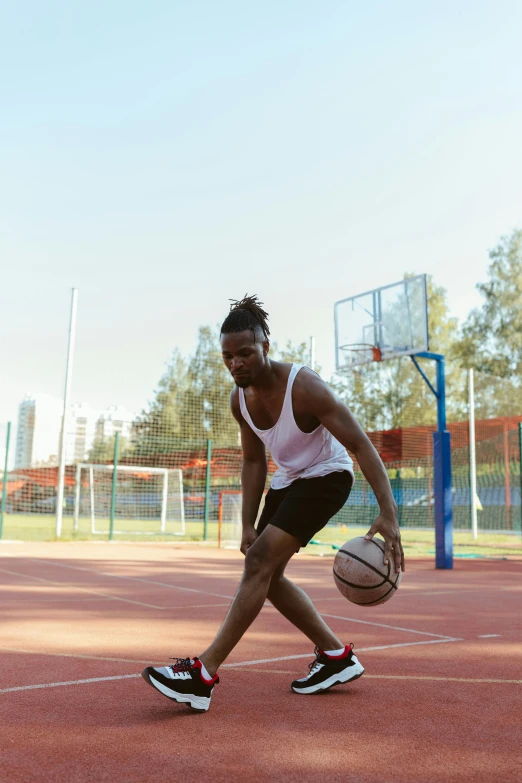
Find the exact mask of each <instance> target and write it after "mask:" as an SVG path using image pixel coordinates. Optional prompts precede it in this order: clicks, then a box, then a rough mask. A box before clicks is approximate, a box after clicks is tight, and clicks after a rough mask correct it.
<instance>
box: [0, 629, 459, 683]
mask: <svg viewBox="0 0 522 783" xmlns="http://www.w3.org/2000/svg"><path fill="white" fill-rule="evenodd" d="M461 641H463V640H462V639H452V638H450V637H448V638H446V639H430V640H429V641H423V642H403V643H402V644H384V645H382V646H380V647H359V648H358V652H371V651H372V650H389V649H391V648H394V647H416V646H418V645H419V644H447V643H449V642H461ZM311 657H312V653H309V652H308V653H305V654H303V655H285V656H283V657H281V658H263V659H261V660H258V661H242V662H240V663H225V664H223V665H222V667H221V668H222V669H223V668H229V669H234V668H238V667H240V666H255V665H256V664H259V663H273V662H277V661H294V660H297V659H298V658H311ZM136 677H141V675H140V674H120V675H116V676H114V677H91V678H90V679H88V680H69V681H67V682H47V683H43V684H38V685H16V686H14V687H12V688H0V693H13V692H14V691H31V690H37V689H41V688H61V687H64V686H68V685H86V684H89V683H91V682H109V681H111V680H130V679H133V678H136Z"/></svg>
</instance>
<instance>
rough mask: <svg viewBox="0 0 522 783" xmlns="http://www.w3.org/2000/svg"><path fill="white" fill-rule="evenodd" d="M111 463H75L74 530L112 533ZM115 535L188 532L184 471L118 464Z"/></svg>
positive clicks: (100, 533)
mask: <svg viewBox="0 0 522 783" xmlns="http://www.w3.org/2000/svg"><path fill="white" fill-rule="evenodd" d="M113 473H114V467H113V465H94V464H88V463H81V464H79V465H77V467H76V493H75V501H74V530H80V529H81V528H83V529H85V527H86V524H85V523H86V522H87V526H89V528H90V532H91V533H92V534H93V535H108V533H109V524H110V514H111V501H112V485H113ZM113 532H114V534H115V535H141V536H143V535H151V536H154V535H179V536H182V535H184V534H185V507H184V502H183V474H182V471H181V470H179V469H172V470H169V469H167V468H147V467H142V466H134V465H118V466H117V468H116V497H115V514H114V530H113Z"/></svg>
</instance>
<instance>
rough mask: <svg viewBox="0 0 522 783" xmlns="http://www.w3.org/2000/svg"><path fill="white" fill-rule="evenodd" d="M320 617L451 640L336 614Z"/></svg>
mask: <svg viewBox="0 0 522 783" xmlns="http://www.w3.org/2000/svg"><path fill="white" fill-rule="evenodd" d="M321 617H333V618H334V619H335V620H347V621H348V622H350V623H362V624H363V625H376V626H377V627H379V628H391V630H392V631H407V632H408V633H418V634H420V636H435V637H436V638H437V639H451V640H453V637H452V636H446V635H444V634H441V633H428V631H414V630H413V629H412V628H401V627H400V626H398V625H386V624H385V623H374V622H370V621H369V620H357V619H356V618H355V617H341V615H338V614H324V612H321Z"/></svg>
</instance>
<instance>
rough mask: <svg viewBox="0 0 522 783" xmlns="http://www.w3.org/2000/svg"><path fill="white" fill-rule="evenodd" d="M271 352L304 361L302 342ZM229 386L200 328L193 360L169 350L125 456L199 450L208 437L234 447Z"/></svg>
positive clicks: (214, 344)
mask: <svg viewBox="0 0 522 783" xmlns="http://www.w3.org/2000/svg"><path fill="white" fill-rule="evenodd" d="M274 349H275V353H276V354H277V356H278V358H280V359H281V360H282V361H298V362H300V363H302V364H305V363H306V361H307V359H308V356H307V348H306V343H301V344H299V345H297V346H296V345H293V344H292V343H291V342H290V341H288V342H287V344H286V347H285V348H284V349H283V350H282V351H278V349H277V345H275V344H274ZM233 385H234V382H233V380H232V378H231V377H230V374H229V372H228V370H227V368H226V367H225V365H224V363H223V358H222V356H221V345H220V341H219V329H218V328H213V327H211V326H202V327H200V329H199V334H198V342H197V346H196V351H195V353H194V354H193V356H191V357H189V358H188V359H185V358H184V357H182V356H181V354H180V353H179V351H178V350H175V351H174V353H173V355H172V360H171V362H170V363H169V366H168V367H167V370H166V372H165V373H164V375H163V376H162V378H161V379H160V381H159V384H158V389H157V391H156V394H155V397H154V399H153V401H152V402H151V403H150V405H149V407H148V409H147V410H145V411H143V412H142V413H141V415H140V416H139V417H138V419H137V420H136V422H135V424H134V433H133V438H132V444H131V445H130V446H129V448H128V449H127V451H126V454H125V456H126V457H130V458H132V456H134V457H135V458H139V457H149V456H159V455H161V454H169V453H171V452H173V451H176V450H179V448H180V447H182V446H184V447H194V446H201V445H202V444H204V442H205V441H206V440H207V439H208V438H211V439H212V441H213V442H214V445H216V446H237V445H238V426H237V423H236V421H235V419H234V418H233V416H232V415H231V413H230V392H231V390H232V388H233ZM97 448H98V449H102V448H105V449H106V450H108V448H109V446H108V445H107V444H99V445H98V446H97Z"/></svg>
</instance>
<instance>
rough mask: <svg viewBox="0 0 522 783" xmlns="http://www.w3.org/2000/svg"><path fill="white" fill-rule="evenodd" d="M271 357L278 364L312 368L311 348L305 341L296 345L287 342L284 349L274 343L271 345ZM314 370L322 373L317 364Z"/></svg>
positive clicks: (289, 341)
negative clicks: (295, 364) (293, 363)
mask: <svg viewBox="0 0 522 783" xmlns="http://www.w3.org/2000/svg"><path fill="white" fill-rule="evenodd" d="M270 355H271V356H272V357H273V358H274V359H275V360H276V361H278V362H296V363H297V364H304V365H305V366H306V367H309V366H310V346H309V345H308V343H306V342H305V341H303V342H302V343H297V344H295V343H293V342H292V341H291V340H287V341H286V345H285V347H284V348H279V345H278V344H277V343H276V342H275V341H274V342H273V343H270ZM314 370H315V371H316V372H317V373H320V372H321V367H320V365H318V364H317V362H316V364H315V367H314Z"/></svg>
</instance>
